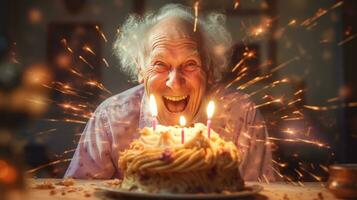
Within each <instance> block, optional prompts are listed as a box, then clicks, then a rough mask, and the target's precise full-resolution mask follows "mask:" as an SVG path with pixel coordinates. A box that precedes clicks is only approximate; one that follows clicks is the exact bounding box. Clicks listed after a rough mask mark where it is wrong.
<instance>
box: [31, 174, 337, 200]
mask: <svg viewBox="0 0 357 200" xmlns="http://www.w3.org/2000/svg"><path fill="white" fill-rule="evenodd" d="M44 181H47V182H50V183H53V187H54V188H52V189H49V188H48V189H38V188H34V187H36V186H38V185H41V184H42V183H43V182H44ZM59 181H61V180H60V179H29V180H28V189H27V192H26V194H24V195H26V198H25V199H29V200H45V199H63V200H82V199H87V200H91V199H93V200H94V199H101V200H104V199H105V200H106V199H113V198H110V197H108V196H105V195H104V194H103V193H102V192H100V190H98V189H97V188H96V186H97V184H100V183H102V184H103V182H104V181H98V180H75V183H74V185H72V186H68V187H66V186H60V185H56V184H55V183H58V182H59ZM249 184H259V185H262V186H263V187H264V190H263V191H261V192H260V193H259V195H255V196H252V197H249V198H245V199H252V200H253V199H254V200H263V199H281V200H295V199H303V200H322V199H323V200H328V199H336V198H335V197H334V196H333V195H332V194H331V193H330V192H329V191H328V190H327V189H325V188H324V187H323V186H322V184H321V183H313V182H309V183H304V186H296V185H292V184H287V183H282V182H277V183H270V184H268V183H257V182H247V185H249Z"/></svg>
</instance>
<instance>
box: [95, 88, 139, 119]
mask: <svg viewBox="0 0 357 200" xmlns="http://www.w3.org/2000/svg"><path fill="white" fill-rule="evenodd" d="M143 93H144V87H143V85H137V86H135V87H132V88H130V89H128V90H125V91H124V92H121V93H119V94H116V95H114V96H111V97H109V98H108V99H106V100H104V101H103V102H102V103H101V104H100V105H99V106H98V107H97V109H96V113H98V112H99V113H102V112H104V111H105V112H118V111H123V110H125V111H126V112H131V111H134V110H136V109H137V110H140V104H141V99H142V96H143Z"/></svg>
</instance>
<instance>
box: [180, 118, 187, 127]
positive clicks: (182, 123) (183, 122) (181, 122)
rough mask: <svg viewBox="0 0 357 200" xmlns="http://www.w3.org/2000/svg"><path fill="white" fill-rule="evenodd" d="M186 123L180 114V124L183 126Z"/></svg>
mask: <svg viewBox="0 0 357 200" xmlns="http://www.w3.org/2000/svg"><path fill="white" fill-rule="evenodd" d="M185 125H186V119H185V117H184V116H180V126H185Z"/></svg>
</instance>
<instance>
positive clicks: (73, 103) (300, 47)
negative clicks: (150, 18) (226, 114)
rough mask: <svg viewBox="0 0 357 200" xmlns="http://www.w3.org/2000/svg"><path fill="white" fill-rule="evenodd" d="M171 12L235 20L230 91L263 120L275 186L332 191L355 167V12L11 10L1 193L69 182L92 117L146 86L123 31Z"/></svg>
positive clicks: (297, 6)
mask: <svg viewBox="0 0 357 200" xmlns="http://www.w3.org/2000/svg"><path fill="white" fill-rule="evenodd" d="M170 2H171V3H181V4H184V5H187V6H190V7H192V8H193V12H194V8H195V5H196V8H197V10H198V15H203V14H204V13H207V12H210V11H219V12H223V13H225V14H226V15H227V27H228V29H229V30H230V31H231V33H232V36H233V39H234V42H233V44H232V45H233V49H232V50H233V57H232V60H231V64H230V68H229V70H228V71H227V72H226V73H225V75H224V79H223V83H225V84H226V85H227V87H231V88H233V89H237V90H242V91H243V92H245V93H247V94H249V95H250V96H251V99H252V100H253V101H254V102H255V103H256V104H257V107H258V108H259V109H260V110H261V112H262V113H263V115H264V118H265V120H266V123H267V126H268V130H269V135H270V141H271V143H272V146H273V150H274V152H273V154H274V155H273V156H274V169H275V170H276V172H277V175H278V176H281V178H282V179H283V180H285V181H293V180H294V181H299V182H298V184H303V183H302V181H323V180H326V177H327V176H328V174H327V167H328V165H330V164H332V163H351V162H357V158H356V154H355V152H356V150H357V149H356V145H357V142H356V141H357V110H356V109H357V108H356V106H357V94H356V89H357V88H356V87H357V84H356V83H357V80H356V78H355V74H356V72H357V70H356V64H357V61H356V60H355V58H356V53H355V52H356V51H357V44H356V43H357V39H355V37H356V34H357V31H356V30H357V24H356V23H357V22H356V20H355V19H356V17H357V16H356V12H357V10H356V8H357V2H356V1H353V0H344V1H342V0H339V1H335V0H315V1H309V0H289V1H283V0H240V1H238V0H222V1H216V0H201V1H192V0H182V1H173V0H165V1H164V0H161V1H159V0H131V1H129V0H106V1H99V0H52V1H48V0H33V1H20V0H11V1H10V0H4V1H2V2H1V6H0V182H2V183H13V184H17V185H19V184H20V183H19V182H17V181H19V179H21V178H19V177H23V174H26V175H27V176H31V177H62V176H63V174H64V172H65V170H66V168H67V166H68V164H69V161H70V159H71V158H72V155H73V153H74V150H75V148H76V146H77V142H78V139H79V137H80V134H81V132H82V130H83V128H84V126H85V123H86V121H87V120H88V118H89V117H90V115H91V112H93V111H94V109H95V108H96V106H97V105H99V103H100V102H102V101H103V100H104V99H106V98H108V97H110V96H112V95H114V94H117V93H120V92H122V91H124V90H126V89H128V88H131V87H133V86H135V85H137V84H138V83H137V82H134V81H131V80H130V79H129V77H128V76H127V75H125V74H124V73H123V72H122V71H121V70H120V66H119V62H118V60H117V58H116V57H115V55H114V52H113V51H112V45H113V41H114V39H115V37H116V35H117V34H118V33H120V25H121V24H122V23H123V22H124V20H125V19H126V18H127V17H128V15H129V14H131V13H136V14H138V15H142V14H144V13H145V12H147V11H153V10H156V9H158V8H160V7H162V6H163V5H165V4H167V3H170ZM196 2H198V3H196ZM14 169H15V170H14ZM20 172H21V173H20ZM20 185H21V184H20Z"/></svg>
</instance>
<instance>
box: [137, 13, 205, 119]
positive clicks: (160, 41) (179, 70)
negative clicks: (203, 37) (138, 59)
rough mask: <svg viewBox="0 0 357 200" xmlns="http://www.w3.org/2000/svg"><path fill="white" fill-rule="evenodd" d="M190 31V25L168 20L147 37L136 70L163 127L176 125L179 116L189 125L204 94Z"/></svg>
mask: <svg viewBox="0 0 357 200" xmlns="http://www.w3.org/2000/svg"><path fill="white" fill-rule="evenodd" d="M192 29H193V25H192V24H190V23H188V22H186V21H184V20H181V19H178V18H174V17H172V18H167V19H164V20H163V21H161V22H159V23H158V24H156V25H155V26H154V27H153V28H152V29H151V30H150V32H149V33H148V40H147V44H146V50H147V52H146V53H147V54H146V64H145V66H143V67H141V68H140V72H139V80H140V81H141V82H143V83H144V85H145V90H146V92H147V94H153V95H155V99H156V102H157V106H158V120H159V122H160V124H163V125H177V124H179V117H180V116H181V115H183V116H184V117H185V118H186V120H187V122H190V121H191V120H192V119H193V118H194V117H195V115H196V114H197V113H198V110H199V108H200V105H201V102H202V100H203V98H204V94H205V92H206V86H207V74H206V72H205V67H203V65H204V64H203V63H202V60H201V58H202V56H201V54H200V45H199V41H200V40H199V36H198V34H197V33H194V32H193V30H192Z"/></svg>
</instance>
